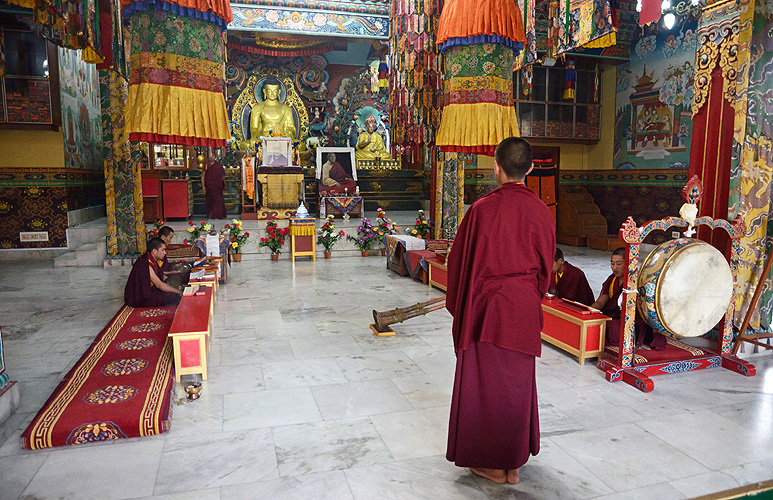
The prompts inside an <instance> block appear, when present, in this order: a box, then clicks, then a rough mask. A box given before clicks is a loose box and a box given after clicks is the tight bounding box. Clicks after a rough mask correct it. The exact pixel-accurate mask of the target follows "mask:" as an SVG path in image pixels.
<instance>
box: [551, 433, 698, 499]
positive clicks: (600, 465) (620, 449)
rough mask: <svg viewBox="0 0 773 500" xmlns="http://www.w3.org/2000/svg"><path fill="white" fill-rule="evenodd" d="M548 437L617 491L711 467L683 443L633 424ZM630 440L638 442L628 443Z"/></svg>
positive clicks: (687, 475) (660, 481)
mask: <svg viewBox="0 0 773 500" xmlns="http://www.w3.org/2000/svg"><path fill="white" fill-rule="evenodd" d="M645 423H646V422H645ZM701 430H703V429H701ZM675 431H676V432H679V431H678V430H676V429H675ZM550 439H551V440H552V441H553V442H554V443H556V444H557V445H558V446H560V447H561V449H562V450H564V451H565V452H566V453H567V454H568V455H569V456H571V457H572V458H574V459H575V460H577V461H578V462H580V463H581V464H583V466H584V467H586V468H587V469H588V470H591V471H593V474H594V475H595V476H596V477H598V478H599V479H601V480H602V481H604V482H605V483H606V484H607V485H609V486H610V487H612V488H614V489H615V490H616V491H626V490H632V489H635V488H642V487H645V486H651V485H653V484H657V483H662V482H664V481H673V480H675V479H681V478H685V477H689V476H694V475H696V474H702V473H704V472H708V471H709V470H710V469H711V468H710V467H706V466H704V465H701V462H700V461H699V460H697V459H696V458H695V457H694V456H692V455H691V454H689V453H687V451H686V450H685V449H684V447H683V446H682V443H675V442H673V441H669V440H663V439H660V438H659V437H658V436H657V435H655V434H653V433H649V432H647V431H644V430H642V429H641V428H640V427H638V426H637V425H636V424H623V425H617V426H612V427H604V428H602V429H595V430H592V431H581V432H573V433H569V434H562V435H560V436H552V437H551V438H550ZM631 442H636V443H637V445H636V446H631V444H630V443H631Z"/></svg>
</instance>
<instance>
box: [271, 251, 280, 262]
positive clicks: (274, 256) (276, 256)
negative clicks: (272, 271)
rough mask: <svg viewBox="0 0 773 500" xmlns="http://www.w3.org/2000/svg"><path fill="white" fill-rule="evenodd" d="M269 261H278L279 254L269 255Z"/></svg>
mask: <svg viewBox="0 0 773 500" xmlns="http://www.w3.org/2000/svg"><path fill="white" fill-rule="evenodd" d="M271 260H273V261H277V260H279V254H278V253H272V254H271Z"/></svg>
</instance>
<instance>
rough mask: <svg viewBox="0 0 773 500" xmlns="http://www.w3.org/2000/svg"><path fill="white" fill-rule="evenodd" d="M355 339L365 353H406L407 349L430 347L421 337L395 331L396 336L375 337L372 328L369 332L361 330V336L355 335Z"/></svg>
mask: <svg viewBox="0 0 773 500" xmlns="http://www.w3.org/2000/svg"><path fill="white" fill-rule="evenodd" d="M354 339H355V340H356V341H357V344H358V345H359V346H360V347H361V348H362V350H363V352H385V351H398V350H399V351H404V350H406V349H421V348H422V347H430V345H429V344H428V343H427V342H425V341H424V340H423V339H422V338H421V337H420V336H418V335H414V334H410V333H409V334H405V333H400V332H399V331H397V330H395V335H392V336H388V337H379V336H378V335H374V334H373V332H372V331H371V330H370V328H368V330H367V331H365V330H361V331H360V334H359V335H354Z"/></svg>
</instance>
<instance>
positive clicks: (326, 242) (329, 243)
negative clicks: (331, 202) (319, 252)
mask: <svg viewBox="0 0 773 500" xmlns="http://www.w3.org/2000/svg"><path fill="white" fill-rule="evenodd" d="M333 219H334V217H333V216H332V215H328V216H327V217H325V223H324V224H322V227H321V228H319V234H318V235H317V245H322V246H323V247H325V251H326V252H328V253H329V252H330V251H331V250H332V249H333V245H335V244H336V242H337V241H338V240H340V239H341V238H343V237H344V236H345V233H344V232H343V231H336V226H335V224H333Z"/></svg>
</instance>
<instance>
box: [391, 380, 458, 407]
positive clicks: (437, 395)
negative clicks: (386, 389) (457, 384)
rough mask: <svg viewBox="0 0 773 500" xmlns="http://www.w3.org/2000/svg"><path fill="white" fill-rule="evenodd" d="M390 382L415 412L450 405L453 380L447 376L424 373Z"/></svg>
mask: <svg viewBox="0 0 773 500" xmlns="http://www.w3.org/2000/svg"><path fill="white" fill-rule="evenodd" d="M392 382H393V383H394V384H395V385H396V386H397V388H398V389H400V392H402V393H403V395H404V396H405V398H406V399H407V400H408V401H410V403H411V405H412V406H413V407H414V408H416V409H417V410H418V409H421V408H433V407H436V406H443V407H447V406H448V405H450V404H451V392H452V391H453V388H454V379H453V377H451V376H449V375H448V374H440V373H425V374H422V375H410V376H407V377H395V378H393V379H392Z"/></svg>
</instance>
